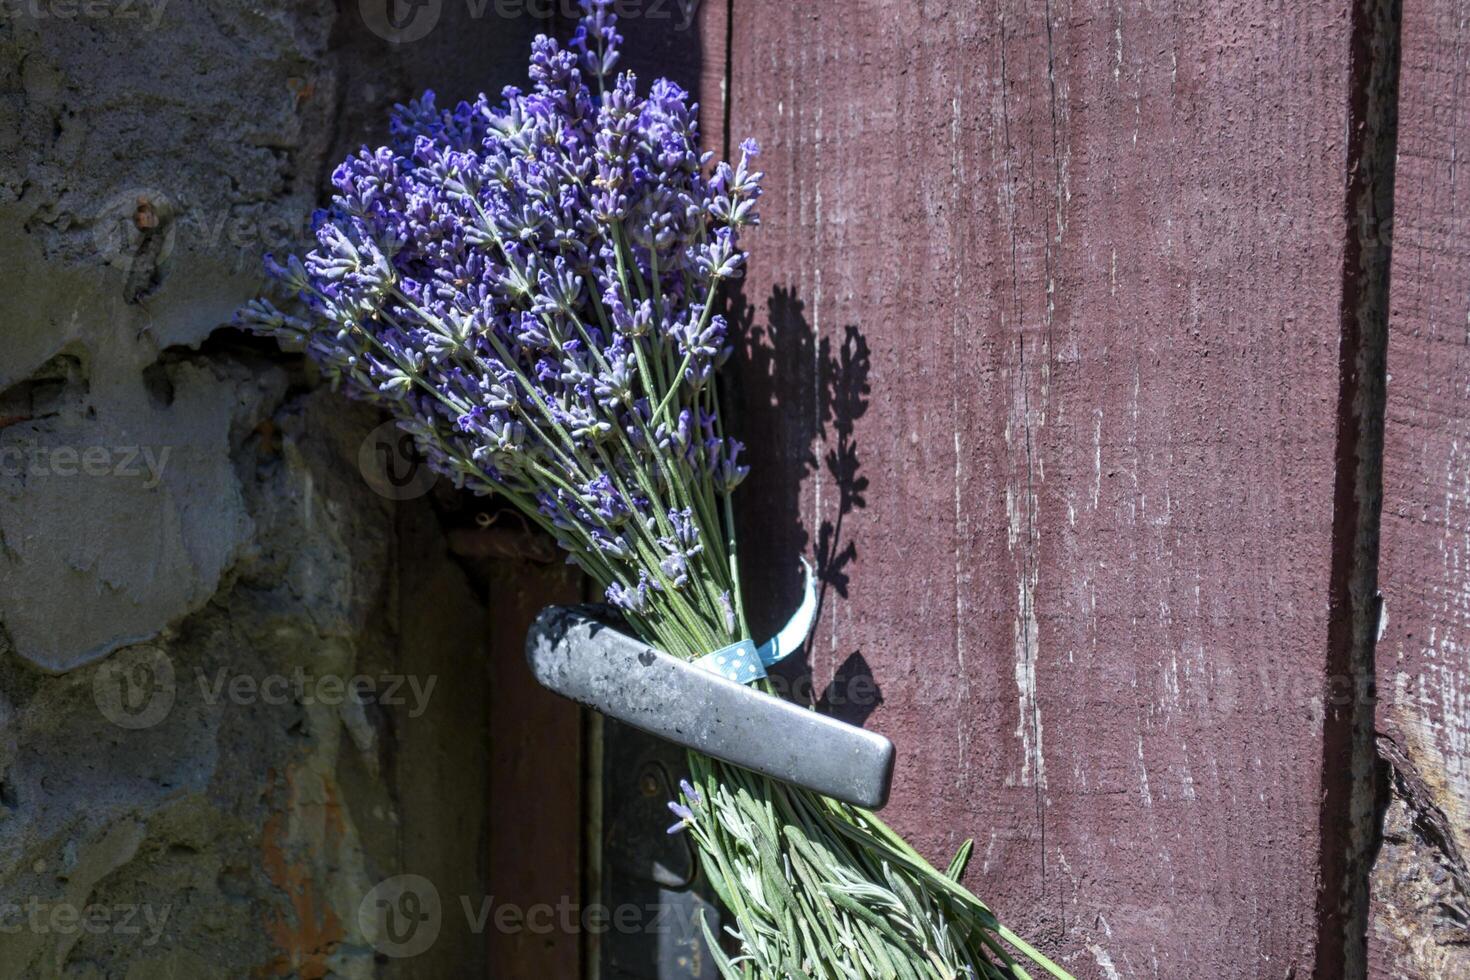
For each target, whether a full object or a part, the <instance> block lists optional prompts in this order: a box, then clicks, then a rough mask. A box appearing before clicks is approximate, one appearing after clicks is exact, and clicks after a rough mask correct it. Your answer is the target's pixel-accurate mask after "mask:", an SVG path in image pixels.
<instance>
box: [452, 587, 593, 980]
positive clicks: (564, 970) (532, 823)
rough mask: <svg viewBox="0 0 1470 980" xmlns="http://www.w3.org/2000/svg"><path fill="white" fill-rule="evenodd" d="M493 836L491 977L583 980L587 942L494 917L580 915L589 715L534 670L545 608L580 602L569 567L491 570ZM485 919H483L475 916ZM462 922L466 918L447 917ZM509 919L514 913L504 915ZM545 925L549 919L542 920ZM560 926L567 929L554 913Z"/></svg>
mask: <svg viewBox="0 0 1470 980" xmlns="http://www.w3.org/2000/svg"><path fill="white" fill-rule="evenodd" d="M489 594H490V612H489V622H490V639H489V644H488V646H489V659H488V669H489V672H490V712H489V713H490V718H491V725H492V729H491V742H490V813H491V817H490V830H489V842H488V845H489V846H488V851H489V874H488V875H487V879H488V886H487V888H486V891H487V893H488V894H489V895H490V896H491V897H492V899H493V901H494V903H495V904H493V905H492V907H491V918H490V919H488V920H487V924H486V928H487V929H488V932H489V935H490V974H489V975H490V976H491V977H492V978H495V980H510V978H520V977H568V978H572V977H577V976H580V975H581V964H582V935H581V932H580V931H568V930H566V929H563V928H553V929H551V930H550V931H548V930H546V929H545V928H544V921H543V922H542V923H541V924H540V925H538V926H537V927H536V928H532V927H531V926H530V924H528V923H526V922H525V921H524V920H516V919H514V918H508V919H507V920H506V922H507V923H508V924H506V925H499V924H497V922H496V920H495V918H494V916H495V915H497V914H499V913H500V910H501V908H502V907H504V906H518V907H519V908H520V910H521V911H522V913H528V912H529V911H530V910H531V909H533V908H534V907H536V906H546V907H548V908H550V909H552V910H557V909H563V908H566V907H571V908H573V909H581V908H582V907H583V901H582V836H583V834H582V829H583V809H582V806H583V801H582V779H583V769H582V710H581V708H579V707H578V706H577V705H575V704H573V703H572V702H570V701H567V700H566V699H564V698H560V697H557V696H556V695H555V694H552V693H551V692H550V691H548V690H546V689H545V688H543V687H541V685H539V684H537V683H536V679H535V678H534V677H532V676H531V670H530V668H529V667H528V666H527V665H526V656H525V649H526V632H527V630H529V629H530V626H531V622H532V620H534V619H535V618H536V615H537V614H538V613H540V612H541V610H542V609H543V608H545V607H546V606H548V605H553V604H557V603H560V604H567V603H576V602H580V601H581V600H582V598H583V593H582V579H581V576H580V574H578V573H576V572H575V570H574V569H572V568H571V567H570V566H567V565H562V564H555V565H537V564H533V563H531V562H522V561H497V562H493V563H491V564H490V583H489ZM477 911H478V910H477ZM446 912H447V914H459V913H460V912H462V910H461V909H458V908H452V909H447V910H446ZM506 914H507V915H509V913H506ZM539 914H541V915H542V919H543V920H544V919H545V915H544V913H539ZM555 915H556V919H555V920H554V921H556V922H560V921H562V915H563V914H562V913H561V912H556V913H555Z"/></svg>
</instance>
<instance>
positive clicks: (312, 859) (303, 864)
mask: <svg viewBox="0 0 1470 980" xmlns="http://www.w3.org/2000/svg"><path fill="white" fill-rule="evenodd" d="M303 777H305V778H307V779H310V780H312V781H313V782H315V783H317V784H318V786H319V789H320V796H319V798H316V797H315V795H314V794H311V793H304V792H303V791H302V782H303ZM284 790H285V796H286V800H285V805H284V806H282V807H280V808H279V809H276V808H275V807H274V805H273V806H272V813H271V816H270V817H269V818H268V819H267V820H266V823H265V829H264V833H263V834H262V835H261V866H262V867H263V868H264V869H265V873H266V877H268V878H269V879H270V880H271V883H272V884H274V885H275V886H276V887H277V888H279V889H280V890H281V892H282V893H283V894H284V895H285V896H286V898H287V900H288V901H289V902H290V910H289V911H279V910H277V909H270V910H268V911H266V912H265V913H264V914H263V919H264V921H263V926H264V929H265V933H266V935H268V936H269V937H270V940H271V943H272V945H273V946H274V947H275V949H276V955H275V956H274V957H272V958H271V959H270V960H269V961H268V962H266V963H265V964H264V965H263V966H261V967H260V968H258V969H257V970H256V971H255V975H256V976H262V977H267V976H275V977H284V976H295V977H300V978H302V980H321V978H323V977H326V976H328V975H329V974H330V973H331V967H330V965H329V963H328V960H329V958H330V957H331V955H332V954H333V953H334V952H335V951H336V949H337V947H338V946H339V945H341V943H342V940H343V939H344V938H345V936H346V929H345V927H344V925H343V923H342V920H341V918H340V917H339V916H338V915H337V912H336V910H335V909H333V908H332V906H331V902H330V901H329V900H328V899H327V897H326V896H325V895H323V893H322V891H321V888H320V887H319V886H318V884H317V881H318V879H319V877H320V876H321V875H322V874H324V873H326V872H325V869H324V867H323V864H327V863H330V862H331V860H332V858H333V856H334V855H336V854H337V852H338V851H339V849H340V846H341V844H342V841H343V837H344V835H345V830H346V822H345V820H344V818H343V815H342V806H341V802H340V800H339V797H338V793H337V788H336V786H335V785H334V784H333V782H332V781H331V780H330V779H329V778H326V777H323V776H320V775H318V774H316V773H311V772H307V771H306V770H304V769H303V768H302V767H300V766H295V765H293V766H291V767H289V768H288V769H287V770H286V774H285V787H284ZM271 795H272V797H275V796H276V795H277V793H276V792H273V793H272V794H271Z"/></svg>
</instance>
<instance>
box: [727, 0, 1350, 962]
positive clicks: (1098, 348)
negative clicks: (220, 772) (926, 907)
mask: <svg viewBox="0 0 1470 980" xmlns="http://www.w3.org/2000/svg"><path fill="white" fill-rule="evenodd" d="M730 29H731V36H732V39H733V40H732V52H733V54H732V58H731V65H730V71H731V80H730V115H731V135H732V137H733V138H734V139H736V140H738V139H740V138H742V137H744V136H747V135H750V136H755V137H757V138H758V139H760V140H761V141H762V143H763V144H764V147H765V151H766V152H765V154H764V155H763V156H762V158H761V160H760V163H761V164H762V169H764V170H766V171H767V172H768V173H769V178H768V181H767V196H766V198H765V200H764V210H763V215H764V222H765V225H764V227H763V228H762V229H761V230H760V231H759V232H757V233H756V234H755V235H754V236H753V237H752V240H751V244H752V248H753V256H752V269H751V273H750V275H749V277H748V279H747V280H746V281H745V283H744V288H743V300H744V302H745V303H746V304H747V305H746V312H747V314H748V317H749V329H750V337H751V340H750V343H749V344H748V345H747V350H746V351H744V352H743V355H742V357H741V358H737V360H738V361H742V362H743V363H742V364H741V365H740V367H739V368H738V370H740V371H741V372H742V378H741V385H740V387H741V389H742V398H743V404H742V407H741V416H742V417H741V419H740V422H739V428H740V429H741V431H743V432H744V433H747V434H753V435H755V436H756V438H752V439H751V440H750V441H751V442H752V443H753V445H752V447H751V450H752V462H753V464H754V471H753V474H752V477H751V480H750V483H749V486H748V488H747V489H746V490H744V491H742V493H743V499H742V505H741V507H742V520H743V525H742V526H743V529H744V541H745V546H744V551H745V554H744V556H743V561H744V563H745V565H746V568H747V574H748V576H749V577H750V579H751V585H750V591H751V598H752V601H753V604H754V605H755V606H756V614H757V615H756V619H757V620H758V621H759V622H760V623H763V624H765V625H767V626H769V625H772V624H774V623H775V622H776V621H777V620H778V619H779V618H780V617H781V616H782V615H783V613H785V612H786V611H787V610H789V608H790V606H791V604H792V602H793V600H794V596H795V593H796V579H797V572H796V571H795V556H796V555H797V554H799V553H803V552H805V553H807V554H812V553H815V554H816V555H817V556H818V559H819V561H820V563H821V565H822V566H823V572H824V582H825V586H826V587H825V590H824V597H823V606H822V611H821V620H820V624H819V626H818V628H817V630H816V637H815V640H814V642H813V643H812V644H811V650H810V657H811V660H812V667H813V670H814V673H815V675H816V679H817V686H818V688H823V687H826V688H827V694H826V700H827V702H828V703H829V704H831V705H833V706H834V708H837V709H840V710H842V711H844V712H846V713H848V714H849V715H852V716H855V717H862V716H864V715H866V714H868V712H870V711H871V716H870V717H869V718H868V724H869V725H870V726H871V727H875V728H876V729H878V730H879V731H882V732H884V733H885V734H888V735H890V736H891V737H893V739H894V740H895V742H896V743H897V744H898V748H899V753H900V760H899V766H898V771H897V776H896V783H895V791H894V802H893V804H892V805H891V806H890V808H889V811H888V815H889V816H890V817H891V819H892V821H893V822H894V823H895V825H896V826H897V827H898V828H899V829H901V830H902V831H904V832H905V833H906V834H908V835H909V836H910V839H911V840H913V841H914V843H915V844H916V845H917V846H919V847H920V849H921V850H923V851H924V852H925V853H926V854H928V855H929V856H930V858H931V859H932V860H935V861H944V860H947V858H948V856H949V853H950V852H951V851H952V850H953V849H954V848H955V847H957V846H958V845H959V844H960V842H961V841H962V840H963V839H964V838H965V837H967V836H971V835H974V836H975V837H976V838H977V840H976V852H975V860H974V861H973V862H972V864H971V870H970V873H969V876H968V879H967V880H968V883H969V884H970V885H971V886H972V887H974V888H975V889H976V890H977V892H978V893H979V894H980V895H982V896H983V897H985V898H986V899H987V900H989V901H991V902H992V903H993V904H994V906H995V907H996V909H997V910H998V912H999V913H1000V915H1001V916H1002V917H1003V918H1005V919H1006V920H1008V921H1009V922H1010V924H1011V925H1013V926H1014V927H1015V928H1016V929H1017V930H1018V931H1019V932H1021V933H1022V934H1026V935H1029V936H1030V937H1031V938H1033V939H1035V940H1037V941H1038V944H1039V945H1040V946H1041V947H1043V948H1044V949H1045V950H1047V951H1048V952H1049V953H1051V954H1052V955H1054V956H1056V957H1058V958H1059V960H1060V961H1061V962H1062V963H1063V964H1064V965H1065V966H1066V967H1067V968H1068V969H1070V970H1072V971H1074V972H1075V973H1076V974H1077V975H1078V976H1080V977H1108V978H1113V977H1165V978H1177V977H1181V976H1191V975H1197V976H1211V977H1214V976H1219V977H1271V978H1282V977H1291V976H1295V977H1305V976H1307V975H1309V974H1311V973H1312V972H1313V970H1314V969H1315V968H1316V956H1317V951H1316V940H1317V931H1318V928H1319V922H1318V917H1319V909H1318V898H1317V892H1318V885H1319V873H1320V867H1321V860H1320V858H1321V852H1322V850H1323V843H1322V842H1323V837H1324V826H1323V821H1322V811H1321V800H1322V794H1323V791H1324V779H1323V773H1324V766H1325V765H1326V763H1324V758H1323V750H1324V743H1323V730H1322V729H1323V692H1324V688H1325V686H1326V683H1327V676H1326V675H1327V670H1328V660H1329V653H1328V646H1329V637H1328V632H1329V630H1328V627H1329V612H1328V593H1329V580H1330V578H1331V573H1332V572H1331V570H1332V565H1333V514H1334V480H1335V464H1334V459H1335V448H1336V442H1335V439H1336V427H1337V412H1338V398H1339V370H1338V367H1339V362H1338V357H1339V339H1340V329H1341V315H1342V310H1341V303H1342V292H1343V270H1344V260H1345V256H1344V248H1343V241H1344V234H1345V230H1344V229H1345V221H1344V196H1345V184H1346V183H1347V179H1346V171H1347V163H1348V159H1347V155H1348V152H1349V147H1348V145H1347V140H1346V132H1347V129H1348V121H1349V120H1348V114H1349V104H1350V98H1349V90H1350V88H1351V86H1352V84H1353V81H1352V79H1351V77H1350V74H1351V65H1350V61H1351V54H1350V44H1349V32H1350V30H1351V25H1350V17H1349V14H1348V9H1347V7H1346V5H1343V6H1341V7H1338V6H1334V5H1310V6H1307V7H1297V6H1291V7H1288V6H1285V5H1265V4H1251V3H1241V2H1231V3H1225V4H1222V5H1200V6H1199V7H1198V9H1196V7H1195V5H1180V6H1178V7H1173V6H1170V7H1159V6H1157V5H1153V4H1139V3H1123V4H1120V5H1115V6H1113V5H1110V6H1085V7H1084V6H1077V7H1074V6H1072V5H1070V4H1067V3H1053V4H1049V5H1045V6H1043V5H1041V4H1022V3H1010V2H1004V3H1000V4H994V5H992V4H967V3H962V4H956V3H952V2H940V0H933V2H918V3H913V4H896V3H880V2H876V0H867V2H853V3H844V4H787V3H780V2H774V0H736V2H735V3H734V5H733V15H732V20H731V27H730ZM868 670H870V671H871V674H872V676H873V678H874V679H875V680H876V682H877V684H878V686H879V688H880V689H881V698H880V699H879V700H880V702H881V703H876V704H869V703H864V702H865V701H868V700H871V699H865V698H863V697H859V696H856V695H855V694H853V693H851V692H855V691H856V684H855V682H854V679H855V678H861V677H862V676H863V675H864V674H865V673H866V672H867V671H868ZM831 681H835V684H833V685H832V686H830V687H829V686H828V685H829V682H831ZM844 687H847V688H848V691H849V693H847V694H844ZM1330 823H1331V821H1328V822H1327V824H1328V826H1329V829H1330ZM1329 846H1332V845H1331V844H1329Z"/></svg>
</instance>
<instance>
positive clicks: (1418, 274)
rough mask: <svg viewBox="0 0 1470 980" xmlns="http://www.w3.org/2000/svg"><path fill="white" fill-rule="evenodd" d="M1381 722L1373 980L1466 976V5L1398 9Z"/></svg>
mask: <svg viewBox="0 0 1470 980" xmlns="http://www.w3.org/2000/svg"><path fill="white" fill-rule="evenodd" d="M1401 38H1402V70H1401V74H1400V85H1399V91H1400V99H1399V141H1398V146H1399V154H1398V169H1397V176H1396V189H1395V206H1394V245H1393V252H1394V254H1393V271H1392V284H1393V285H1392V294H1391V296H1392V298H1391V312H1390V319H1389V338H1388V371H1389V381H1388V398H1387V409H1386V423H1385V430H1386V431H1385V446H1384V464H1383V473H1384V506H1383V532H1382V547H1381V564H1380V574H1379V583H1380V588H1381V590H1382V592H1383V597H1384V605H1385V617H1384V620H1385V623H1384V626H1383V633H1382V636H1381V638H1380V640H1379V644H1378V653H1377V665H1378V694H1379V701H1378V706H1377V719H1378V729H1379V733H1380V734H1379V745H1380V752H1381V754H1382V755H1383V757H1384V759H1385V761H1386V762H1387V764H1388V770H1389V773H1388V775H1389V786H1388V790H1389V795H1388V797H1387V800H1386V806H1387V812H1386V816H1385V820H1384V842H1383V848H1382V851H1381V852H1380V855H1379V859H1378V864H1377V866H1376V867H1375V869H1374V875H1373V906H1372V921H1371V928H1370V944H1371V945H1370V951H1371V966H1372V974H1373V975H1374V976H1376V977H1383V978H1388V977H1424V978H1430V977H1433V978H1441V977H1444V978H1463V977H1470V925H1467V923H1470V865H1467V861H1466V857H1467V855H1470V653H1467V651H1470V456H1467V452H1470V387H1467V385H1470V349H1467V343H1470V332H1467V324H1470V204H1467V202H1470V173H1467V172H1466V170H1465V167H1464V163H1463V161H1462V159H1461V158H1462V157H1463V155H1464V150H1463V146H1462V143H1461V140H1462V139H1463V137H1464V134H1466V133H1470V100H1467V98H1466V93H1467V90H1470V3H1466V2H1464V0H1409V2H1406V3H1405V4H1404V6H1403V26H1402V33H1401Z"/></svg>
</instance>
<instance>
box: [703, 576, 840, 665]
mask: <svg viewBox="0 0 1470 980" xmlns="http://www.w3.org/2000/svg"><path fill="white" fill-rule="evenodd" d="M801 567H802V568H803V569H805V570H806V593H805V595H803V596H802V597H801V605H800V606H798V607H797V608H796V612H795V613H793V614H792V616H791V618H790V619H789V620H787V622H786V625H785V626H783V627H781V631H780V632H779V633H777V634H776V635H775V636H773V637H771V638H770V639H769V640H767V641H766V642H764V643H762V644H761V645H760V646H756V645H755V641H754V640H741V641H740V642H739V643H732V644H730V645H729V646H727V647H721V648H720V649H718V650H716V651H715V652H714V653H707V654H705V655H704V656H702V657H700V658H699V659H698V660H696V661H694V666H696V667H702V668H704V669H705V670H708V671H710V672H712V673H716V674H719V675H720V676H721V677H724V678H726V679H728V680H732V681H735V682H736V683H737V684H750V683H753V682H755V681H758V680H760V679H761V678H762V677H765V676H766V668H767V667H769V666H771V665H772V664H775V663H777V662H779V661H781V660H784V659H785V658H786V657H789V656H790V655H791V654H793V653H795V652H796V651H797V649H799V648H800V647H801V645H802V644H803V643H805V642H806V638H807V634H808V633H810V632H811V631H812V625H813V624H814V621H815V620H816V615H817V590H816V586H815V585H814V584H813V582H812V566H810V565H808V564H807V563H806V559H805V558H803V559H802V560H801Z"/></svg>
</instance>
